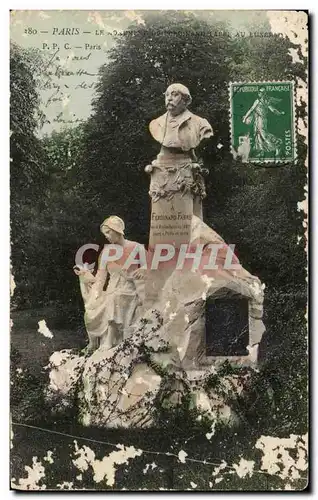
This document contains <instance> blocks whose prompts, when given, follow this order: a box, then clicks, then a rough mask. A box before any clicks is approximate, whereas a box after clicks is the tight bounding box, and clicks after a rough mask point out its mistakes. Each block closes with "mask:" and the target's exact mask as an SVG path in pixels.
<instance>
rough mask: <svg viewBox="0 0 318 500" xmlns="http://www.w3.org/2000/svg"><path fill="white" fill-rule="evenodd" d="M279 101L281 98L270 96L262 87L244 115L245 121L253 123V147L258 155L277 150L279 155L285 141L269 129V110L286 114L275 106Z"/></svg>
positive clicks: (277, 155)
mask: <svg viewBox="0 0 318 500" xmlns="http://www.w3.org/2000/svg"><path fill="white" fill-rule="evenodd" d="M277 102H279V99H276V98H275V97H269V96H268V95H267V93H266V91H265V89H264V88H261V89H260V90H259V92H258V96H257V99H256V100H255V101H254V103H253V105H252V106H251V108H250V109H249V110H248V111H247V113H246V114H245V116H244V117H243V123H246V124H247V125H251V126H252V128H253V135H252V140H253V144H252V147H253V149H254V150H255V154H256V155H258V156H261V155H262V154H265V153H267V152H275V155H276V157H279V154H280V149H281V147H282V142H283V141H282V139H280V138H279V137H276V136H275V135H274V134H272V133H271V132H269V131H268V114H269V112H272V113H273V114H275V115H283V114H284V111H279V110H278V109H276V108H275V107H274V104H276V103H277Z"/></svg>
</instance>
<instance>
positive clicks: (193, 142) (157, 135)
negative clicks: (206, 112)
mask: <svg viewBox="0 0 318 500" xmlns="http://www.w3.org/2000/svg"><path fill="white" fill-rule="evenodd" d="M176 122H177V126H178V136H179V140H180V143H181V147H182V149H183V151H189V150H190V149H194V148H196V147H197V146H198V145H199V144H200V142H201V141H202V140H203V139H208V138H209V137H212V136H213V129H212V127H211V125H210V124H209V122H208V120H206V119H205V118H201V117H200V116H197V115H194V114H193V113H191V111H189V110H186V111H185V112H184V113H182V114H181V115H179V116H178V117H176ZM166 128H167V113H165V114H164V115H161V116H159V117H158V118H156V119H155V120H152V121H151V122H150V124H149V130H150V133H151V135H152V137H153V138H154V139H155V140H156V141H158V142H159V143H160V144H163V142H164V139H165V134H166Z"/></svg>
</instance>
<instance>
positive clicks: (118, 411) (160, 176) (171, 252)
mask: <svg viewBox="0 0 318 500" xmlns="http://www.w3.org/2000/svg"><path fill="white" fill-rule="evenodd" d="M165 101H166V108H167V112H166V113H165V114H164V115H162V116H160V117H159V118H157V119H155V120H153V121H152V122H151V123H150V132H151V135H152V137H153V138H154V139H155V140H156V141H157V142H158V143H159V144H160V151H159V154H158V156H157V158H156V159H155V160H154V161H153V162H152V163H151V164H150V165H148V166H147V167H146V169H145V170H146V172H148V173H149V174H150V175H151V177H150V189H149V194H150V197H151V224H150V235H149V249H148V252H147V255H146V257H145V259H144V260H145V263H146V264H145V265H144V264H143V265H136V261H135V260H134V259H131V255H132V254H133V255H134V256H136V247H137V248H139V251H140V252H141V253H144V254H145V249H144V248H143V247H142V246H140V245H139V244H138V243H136V242H131V241H130V240H126V239H125V237H124V222H123V221H122V220H121V219H120V218H119V217H116V216H111V217H109V218H107V219H106V220H105V221H104V223H103V224H102V226H101V230H102V232H103V234H104V235H105V236H106V238H107V239H108V240H109V241H110V242H115V243H116V244H117V248H119V249H120V251H121V252H120V257H118V259H117V260H115V261H114V259H112V262H111V263H108V262H106V267H105V268H103V266H99V270H98V272H97V274H96V275H95V276H94V275H93V274H92V273H89V272H88V271H87V270H82V269H76V274H78V275H79V279H80V284H81V291H82V295H83V300H84V305H85V311H86V312H85V324H86V327H87V331H88V336H89V339H90V343H89V347H90V348H89V349H86V350H85V351H84V352H82V353H80V352H78V351H74V350H72V349H69V350H64V351H60V352H55V353H54V354H53V355H52V356H51V358H50V362H49V365H48V369H49V370H50V373H49V376H50V385H49V387H48V390H47V398H48V400H50V401H51V402H52V407H53V406H54V409H55V411H57V412H58V411H65V409H66V408H74V406H75V408H76V413H77V415H78V418H79V420H80V422H81V423H83V424H84V425H95V426H101V427H118V426H121V427H147V426H152V425H155V424H156V422H155V417H154V404H155V402H157V403H158V401H165V403H167V402H168V404H169V405H172V406H173V405H177V404H178V403H179V402H180V400H181V399H180V398H181V396H182V394H184V392H185V391H187V393H189V392H190V393H191V394H192V395H193V398H192V399H193V401H194V404H195V405H196V407H197V408H198V410H200V411H201V410H202V412H203V413H205V415H208V416H209V417H210V418H211V419H212V420H213V419H214V420H215V419H220V420H223V421H227V422H228V423H230V422H233V418H234V417H233V412H232V410H231V408H230V407H229V405H228V401H230V400H231V398H232V399H233V397H235V396H237V395H238V394H240V393H241V392H242V390H244V380H245V378H244V377H245V376H244V377H243V378H242V377H238V376H236V375H232V376H231V377H230V378H231V380H228V378H226V377H224V376H223V378H221V380H220V381H219V383H220V390H216V389H215V387H214V388H213V387H212V388H211V387H210V388H209V386H208V385H207V380H209V377H210V376H211V374H215V373H217V370H218V367H219V366H220V365H221V366H222V364H223V363H224V361H228V362H230V363H235V364H237V365H239V366H246V367H250V368H251V369H253V367H255V366H256V365H257V351H258V345H259V342H260V340H261V338H262V335H263V332H264V330H265V328H264V324H263V322H262V315H263V300H264V292H263V289H264V286H263V285H262V284H261V282H260V281H259V279H258V278H257V277H255V276H252V275H251V274H250V273H249V272H248V271H246V270H245V269H244V268H243V267H242V266H241V265H240V263H239V260H238V258H237V257H236V256H235V255H234V253H233V249H232V248H231V246H229V245H227V244H226V242H225V241H224V240H223V239H222V237H221V236H220V235H218V234H217V233H216V232H215V231H214V230H213V229H212V228H211V227H209V226H208V225H207V224H205V222H204V221H203V213H202V199H203V198H204V196H205V186H204V180H203V173H204V167H203V165H202V163H201V162H200V161H199V160H198V159H197V156H196V152H195V148H197V147H198V146H199V145H200V143H201V142H202V141H204V140H205V139H209V138H210V137H211V136H212V134H213V132H212V127H211V126H210V124H209V123H208V121H207V120H206V119H204V118H200V117H199V116H196V115H194V114H193V113H191V112H190V111H189V110H188V106H189V104H190V103H191V95H190V92H189V90H188V89H187V88H186V87H185V86H184V85H181V84H179V83H178V84H173V85H170V86H169V87H168V88H167V90H166V92H165ZM158 248H159V253H158ZM162 250H166V251H167V254H165V255H163V254H162V252H161V251H162ZM127 259H128V261H129V262H130V264H131V265H129V266H127V265H126V264H127ZM154 261H156V264H159V265H156V266H153V263H154ZM110 264H111V265H110ZM107 273H109V275H110V281H109V283H108V286H107V287H106V290H104V281H105V275H106V274H107ZM96 337H97V338H98V341H97V340H96ZM92 339H93V340H92ZM246 376H247V377H248V375H246ZM169 377H170V378H169ZM167 380H168V382H167ZM167 384H168V386H169V390H168V392H167ZM229 387H232V389H231V391H232V392H231V391H230V392H231V393H230V392H229ZM233 391H234V393H233Z"/></svg>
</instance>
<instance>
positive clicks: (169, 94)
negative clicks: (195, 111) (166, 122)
mask: <svg viewBox="0 0 318 500" xmlns="http://www.w3.org/2000/svg"><path fill="white" fill-rule="evenodd" d="M164 95H165V104H166V108H167V111H168V112H169V113H170V114H171V115H172V116H177V115H180V114H181V113H183V111H185V110H186V109H187V107H188V106H189V104H190V103H191V101H192V98H191V94H190V91H189V89H188V88H187V87H185V85H182V83H173V84H172V85H169V87H168V88H167V90H166V92H165V94H164Z"/></svg>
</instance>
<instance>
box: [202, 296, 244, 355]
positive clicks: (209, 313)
mask: <svg viewBox="0 0 318 500" xmlns="http://www.w3.org/2000/svg"><path fill="white" fill-rule="evenodd" d="M205 316H206V327H205V334H206V355H207V356H247V355H248V351H247V349H246V347H247V345H248V343H249V327H248V300H247V299H245V298H243V297H228V298H220V299H214V298H213V297H210V298H209V299H207V301H206V306H205Z"/></svg>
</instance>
